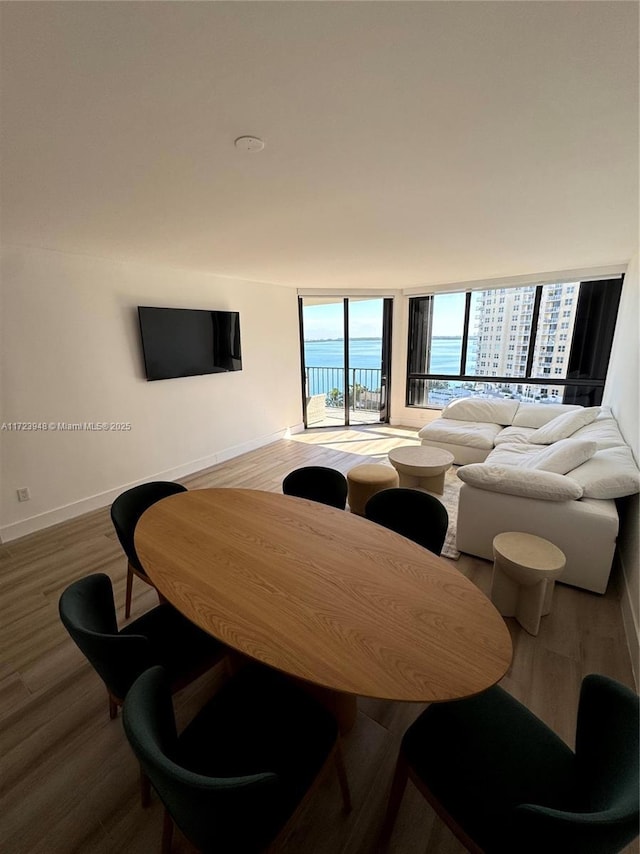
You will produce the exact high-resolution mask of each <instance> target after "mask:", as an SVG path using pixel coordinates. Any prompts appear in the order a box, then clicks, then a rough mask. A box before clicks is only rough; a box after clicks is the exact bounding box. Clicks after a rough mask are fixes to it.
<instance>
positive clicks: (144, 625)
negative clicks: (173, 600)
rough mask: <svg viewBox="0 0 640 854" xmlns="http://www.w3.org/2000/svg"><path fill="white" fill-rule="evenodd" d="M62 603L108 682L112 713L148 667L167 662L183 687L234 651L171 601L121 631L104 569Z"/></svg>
mask: <svg viewBox="0 0 640 854" xmlns="http://www.w3.org/2000/svg"><path fill="white" fill-rule="evenodd" d="M58 609H59V613H60V619H61V620H62V622H63V624H64V626H65V628H66V629H67V631H68V632H69V634H70V635H71V637H72V638H73V640H74V641H75V643H76V645H77V646H78V647H79V648H80V650H81V652H82V653H83V654H84V655H85V657H86V658H87V659H88V661H89V663H90V664H91V665H92V666H93V668H94V670H95V671H96V672H97V673H98V675H99V676H100V677H101V679H102V681H103V682H104V684H105V686H106V688H107V694H108V696H109V716H110V717H111V719H113V718H115V717H116V716H117V714H118V707H119V706H121V705H122V703H123V702H124V699H125V697H126V694H127V691H128V690H129V688H130V687H131V685H132V684H133V683H134V682H135V680H136V679H137V678H138V676H139V675H140V674H141V673H142V672H144V671H145V670H146V669H147V668H148V667H151V666H152V665H154V664H162V665H163V666H164V667H165V669H166V672H167V677H168V679H169V681H170V683H171V688H172V690H173V691H177V690H179V689H180V688H183V687H184V686H185V685H187V684H188V683H189V682H191V681H193V680H194V679H196V678H197V677H198V676H201V675H202V674H203V673H204V672H205V671H206V670H208V669H209V668H210V667H213V666H214V665H215V664H217V663H218V662H219V661H221V660H222V659H223V658H224V656H225V655H226V654H227V652H228V649H227V647H225V646H224V645H223V644H221V643H220V642H219V641H216V640H214V638H212V637H211V636H210V635H208V634H206V633H205V632H203V631H201V630H200V629H199V628H198V627H197V626H194V625H193V623H191V622H190V621H189V620H187V619H186V617H183V616H182V614H180V613H179V612H178V611H176V609H175V608H174V607H173V606H172V605H169V604H164V605H158V606H157V607H156V608H153V609H152V610H151V611H148V612H147V613H146V614H143V615H142V616H141V617H139V618H138V619H137V620H134V621H133V622H131V623H129V624H128V625H126V626H125V627H124V628H123V629H121V630H120V631H119V630H118V625H117V621H116V608H115V603H114V599H113V586H112V584H111V579H110V578H109V576H108V575H105V574H104V573H95V574H94V575H88V576H86V577H85V578H81V579H79V580H78V581H75V582H74V583H73V584H70V585H69V587H67V588H66V590H65V591H64V592H63V593H62V595H61V596H60V601H59V604H58Z"/></svg>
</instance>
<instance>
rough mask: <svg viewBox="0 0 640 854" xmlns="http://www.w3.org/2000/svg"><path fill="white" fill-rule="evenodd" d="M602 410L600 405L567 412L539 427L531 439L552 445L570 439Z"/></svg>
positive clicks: (538, 442) (540, 443) (534, 441)
mask: <svg viewBox="0 0 640 854" xmlns="http://www.w3.org/2000/svg"><path fill="white" fill-rule="evenodd" d="M599 412H600V407H599V406H589V407H586V408H581V409H579V410H577V411H575V412H565V413H564V414H563V415H558V416H557V417H556V418H554V419H553V420H552V421H549V422H548V423H547V424H545V425H544V426H543V427H539V428H538V429H537V430H536V431H535V433H533V434H532V436H531V438H530V439H529V441H530V442H532V443H533V444H534V445H551V444H552V443H553V442H559V441H560V439H568V438H569V436H572V435H573V434H574V433H575V432H576V430H579V429H580V428H581V427H584V426H585V425H587V424H591V422H592V421H595V420H596V418H597V417H598V413H599Z"/></svg>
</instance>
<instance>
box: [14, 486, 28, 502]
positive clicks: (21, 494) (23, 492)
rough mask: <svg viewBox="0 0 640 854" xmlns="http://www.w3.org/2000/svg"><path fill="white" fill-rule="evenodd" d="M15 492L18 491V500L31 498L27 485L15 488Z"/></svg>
mask: <svg viewBox="0 0 640 854" xmlns="http://www.w3.org/2000/svg"><path fill="white" fill-rule="evenodd" d="M16 492H17V493H18V501H28V500H29V499H30V498H31V493H30V492H29V487H28V486H25V487H23V488H22V489H17V490H16Z"/></svg>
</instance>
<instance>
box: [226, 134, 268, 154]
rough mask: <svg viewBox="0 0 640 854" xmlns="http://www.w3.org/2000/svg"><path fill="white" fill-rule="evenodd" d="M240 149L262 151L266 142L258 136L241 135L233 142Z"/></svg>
mask: <svg viewBox="0 0 640 854" xmlns="http://www.w3.org/2000/svg"><path fill="white" fill-rule="evenodd" d="M233 144H234V145H235V147H236V148H239V149H240V151H251V152H254V151H262V149H263V148H264V142H263V141H262V140H261V139H259V138H258V137H257V136H239V137H238V138H237V139H236V140H235V141H234V143H233Z"/></svg>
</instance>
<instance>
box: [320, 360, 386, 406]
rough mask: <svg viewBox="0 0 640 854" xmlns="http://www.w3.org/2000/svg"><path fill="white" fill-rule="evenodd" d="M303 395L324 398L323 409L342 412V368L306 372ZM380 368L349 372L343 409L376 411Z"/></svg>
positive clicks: (380, 376)
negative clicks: (332, 408)
mask: <svg viewBox="0 0 640 854" xmlns="http://www.w3.org/2000/svg"><path fill="white" fill-rule="evenodd" d="M306 380H307V395H308V396H311V395H314V394H324V395H325V396H326V405H327V406H331V407H339V408H343V407H344V405H345V382H344V380H345V370H344V368H325V367H314V368H307V369H306ZM381 384H382V371H381V369H380V368H350V369H349V382H348V395H347V398H348V399H347V406H348V408H349V410H350V411H352V412H355V411H356V410H367V411H369V412H377V411H379V410H380V388H381Z"/></svg>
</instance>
